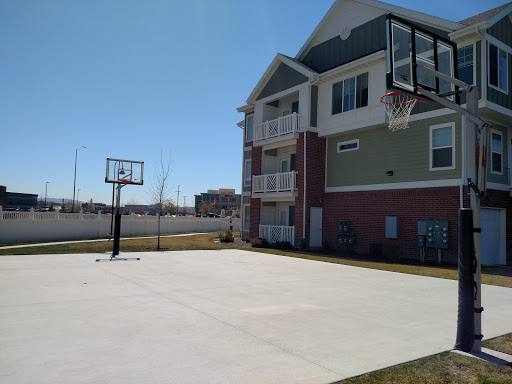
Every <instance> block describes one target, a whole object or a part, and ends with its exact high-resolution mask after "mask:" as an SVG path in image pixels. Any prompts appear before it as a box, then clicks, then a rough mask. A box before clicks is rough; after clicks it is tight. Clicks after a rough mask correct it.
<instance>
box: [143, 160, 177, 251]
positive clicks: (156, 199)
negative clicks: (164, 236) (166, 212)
mask: <svg viewBox="0 0 512 384" xmlns="http://www.w3.org/2000/svg"><path fill="white" fill-rule="evenodd" d="M155 168H158V169H157V172H156V174H155V179H154V180H153V184H152V185H151V187H150V190H149V194H150V199H151V202H152V204H154V205H155V209H156V211H157V217H158V236H157V238H158V245H157V249H158V250H160V216H161V215H162V211H163V205H164V204H165V202H166V201H167V200H168V199H169V193H170V192H169V190H170V189H171V188H172V186H171V185H169V183H170V178H171V173H172V171H173V169H174V162H173V161H172V158H171V156H170V155H169V159H168V161H167V163H164V159H163V156H162V151H160V166H159V167H158V166H155Z"/></svg>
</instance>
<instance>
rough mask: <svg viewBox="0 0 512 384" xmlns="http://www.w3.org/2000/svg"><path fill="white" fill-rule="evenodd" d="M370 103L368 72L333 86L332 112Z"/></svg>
mask: <svg viewBox="0 0 512 384" xmlns="http://www.w3.org/2000/svg"><path fill="white" fill-rule="evenodd" d="M367 105H368V73H363V74H361V75H358V76H355V77H350V78H348V79H345V80H343V81H340V82H339V83H335V84H333V86H332V114H333V115H336V114H338V113H342V112H347V111H351V110H353V109H355V108H362V107H366V106H367Z"/></svg>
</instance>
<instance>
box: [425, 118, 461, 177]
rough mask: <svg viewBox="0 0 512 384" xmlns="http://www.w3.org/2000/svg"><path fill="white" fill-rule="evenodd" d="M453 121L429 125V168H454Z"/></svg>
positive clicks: (434, 169)
mask: <svg viewBox="0 0 512 384" xmlns="http://www.w3.org/2000/svg"><path fill="white" fill-rule="evenodd" d="M454 142H455V123H448V124H439V125H433V126H431V127H430V170H431V171H439V170H445V169H454V168H455V146H454Z"/></svg>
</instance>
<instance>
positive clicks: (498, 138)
mask: <svg viewBox="0 0 512 384" xmlns="http://www.w3.org/2000/svg"><path fill="white" fill-rule="evenodd" d="M491 172H492V173H496V174H498V175H503V134H502V133H501V132H500V131H495V130H494V129H493V130H491Z"/></svg>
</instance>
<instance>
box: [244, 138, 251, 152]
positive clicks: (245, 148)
mask: <svg viewBox="0 0 512 384" xmlns="http://www.w3.org/2000/svg"><path fill="white" fill-rule="evenodd" d="M244 144H245V141H244ZM249 151H252V146H247V147H246V146H245V145H244V152H249Z"/></svg>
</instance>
